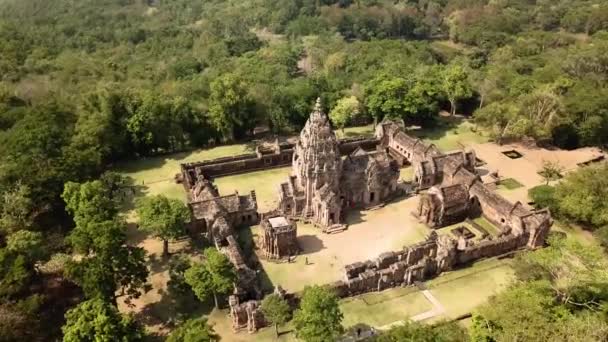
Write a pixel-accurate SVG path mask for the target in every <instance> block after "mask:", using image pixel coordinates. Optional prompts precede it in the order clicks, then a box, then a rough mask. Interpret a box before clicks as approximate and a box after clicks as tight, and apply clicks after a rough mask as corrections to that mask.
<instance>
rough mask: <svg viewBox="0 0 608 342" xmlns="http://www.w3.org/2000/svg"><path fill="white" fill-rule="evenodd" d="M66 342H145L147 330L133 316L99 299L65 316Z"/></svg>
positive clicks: (64, 333) (64, 334)
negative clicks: (121, 312)
mask: <svg viewBox="0 0 608 342" xmlns="http://www.w3.org/2000/svg"><path fill="white" fill-rule="evenodd" d="M65 318H66V322H65V325H64V326H63V327H62V328H61V330H63V341H64V342H89V341H90V342H97V341H123V342H131V341H141V340H143V337H144V332H143V329H142V328H141V327H140V326H139V325H138V324H137V322H136V321H135V319H133V317H131V316H123V315H121V314H120V313H119V312H118V309H116V308H115V307H114V306H112V305H110V304H109V303H107V302H104V301H103V300H101V299H99V298H96V299H91V300H87V301H85V302H82V303H80V304H79V305H78V306H76V307H75V308H73V309H71V310H69V311H68V312H67V313H66V314H65Z"/></svg>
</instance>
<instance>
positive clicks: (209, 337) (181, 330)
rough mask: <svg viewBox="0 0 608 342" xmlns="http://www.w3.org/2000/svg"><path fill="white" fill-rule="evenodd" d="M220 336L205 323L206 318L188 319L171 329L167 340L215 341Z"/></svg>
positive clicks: (186, 341)
mask: <svg viewBox="0 0 608 342" xmlns="http://www.w3.org/2000/svg"><path fill="white" fill-rule="evenodd" d="M219 340H220V337H219V336H218V335H217V334H216V333H215V331H213V327H211V326H210V325H209V324H208V323H207V318H205V317H203V318H198V319H189V320H187V321H186V322H184V323H183V324H182V325H181V326H179V327H178V328H177V329H175V330H173V332H172V333H171V335H169V337H168V338H167V342H215V341H219Z"/></svg>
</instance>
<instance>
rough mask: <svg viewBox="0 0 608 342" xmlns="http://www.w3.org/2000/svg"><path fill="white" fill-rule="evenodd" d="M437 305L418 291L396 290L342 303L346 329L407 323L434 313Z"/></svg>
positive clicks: (365, 295) (413, 288)
mask: <svg viewBox="0 0 608 342" xmlns="http://www.w3.org/2000/svg"><path fill="white" fill-rule="evenodd" d="M432 308H433V305H432V304H431V303H430V302H429V301H428V300H427V299H426V297H424V295H423V294H422V292H420V291H418V289H417V288H415V287H405V288H395V289H390V290H386V291H382V292H379V293H375V292H373V293H366V294H363V295H360V296H357V297H351V298H346V299H344V300H342V302H341V304H340V309H341V310H342V312H343V313H344V321H343V323H342V324H343V325H344V327H345V328H348V327H350V326H353V325H355V324H357V323H364V324H367V325H370V326H374V327H380V326H383V325H386V324H390V323H392V322H394V321H398V320H404V319H407V318H408V317H411V316H414V315H417V314H419V313H422V312H425V311H428V310H431V309H432Z"/></svg>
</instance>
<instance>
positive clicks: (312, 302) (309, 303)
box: [293, 285, 344, 342]
mask: <svg viewBox="0 0 608 342" xmlns="http://www.w3.org/2000/svg"><path fill="white" fill-rule="evenodd" d="M343 318H344V316H343V315H342V312H341V311H340V306H339V302H338V297H337V296H336V295H335V294H334V293H333V292H331V290H328V289H327V288H324V287H321V286H317V285H315V286H307V287H305V288H304V291H303V292H302V300H301V301H300V308H299V309H298V310H296V312H295V314H294V320H293V321H294V325H295V329H296V336H297V337H298V338H299V339H302V340H304V341H306V342H322V341H335V340H336V339H337V338H338V337H339V336H340V335H341V334H342V333H343V332H344V328H343V327H342V319H343Z"/></svg>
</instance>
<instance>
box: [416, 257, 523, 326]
mask: <svg viewBox="0 0 608 342" xmlns="http://www.w3.org/2000/svg"><path fill="white" fill-rule="evenodd" d="M514 279H515V274H514V271H513V268H512V267H511V260H509V259H503V260H499V259H486V260H482V261H479V262H477V263H475V264H473V265H471V266H470V267H467V268H463V269H460V270H457V271H453V272H446V273H443V274H442V275H441V276H439V277H437V278H435V279H432V280H430V281H428V282H427V286H428V288H429V290H430V291H431V292H432V294H433V295H434V296H435V297H436V298H437V299H438V300H439V302H441V304H442V305H443V306H444V307H445V309H446V313H445V316H444V317H441V318H455V317H457V316H459V315H462V314H465V313H468V312H471V311H472V310H473V309H474V308H475V307H477V306H478V305H481V304H483V303H485V302H486V301H487V299H488V298H489V297H491V296H492V295H494V294H496V293H498V292H499V291H500V290H502V289H504V288H505V287H506V286H508V285H509V284H510V283H511V282H512V281H513V280H514ZM437 319H440V317H438V318H437Z"/></svg>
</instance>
